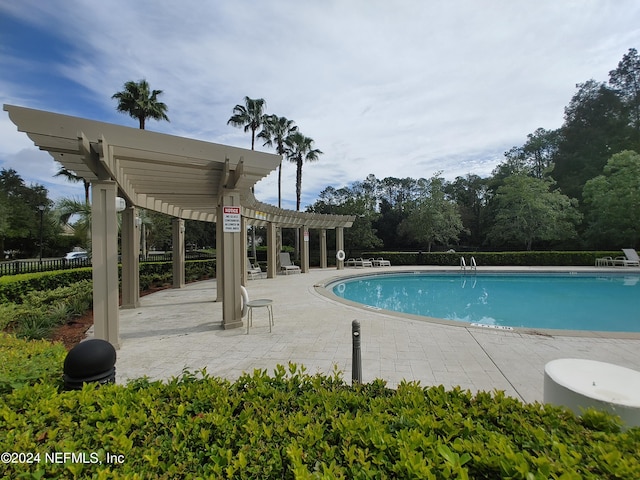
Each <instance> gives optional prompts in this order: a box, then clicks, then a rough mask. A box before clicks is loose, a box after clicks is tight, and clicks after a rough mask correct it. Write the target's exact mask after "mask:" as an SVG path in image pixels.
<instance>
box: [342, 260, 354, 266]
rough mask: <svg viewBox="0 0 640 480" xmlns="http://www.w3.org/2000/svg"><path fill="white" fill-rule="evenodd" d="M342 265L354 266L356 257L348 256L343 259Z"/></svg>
mask: <svg viewBox="0 0 640 480" xmlns="http://www.w3.org/2000/svg"><path fill="white" fill-rule="evenodd" d="M344 266H345V267H355V266H356V259H355V258H350V259H348V260H345V261H344Z"/></svg>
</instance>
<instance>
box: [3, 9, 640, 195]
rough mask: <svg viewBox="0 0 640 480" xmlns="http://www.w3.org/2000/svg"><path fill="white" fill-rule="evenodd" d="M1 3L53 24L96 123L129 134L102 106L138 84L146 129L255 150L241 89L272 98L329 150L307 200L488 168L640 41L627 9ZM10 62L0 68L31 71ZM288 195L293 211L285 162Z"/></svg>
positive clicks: (6, 136)
mask: <svg viewBox="0 0 640 480" xmlns="http://www.w3.org/2000/svg"><path fill="white" fill-rule="evenodd" d="M3 10H4V12H5V13H4V14H5V15H6V14H7V12H12V14H13V15H19V16H21V17H22V18H23V19H24V20H25V21H29V22H33V23H35V24H37V25H40V27H41V28H46V29H48V30H51V29H52V28H53V27H52V26H53V25H55V32H58V33H59V34H60V35H62V36H64V37H65V41H66V42H67V43H68V45H74V46H75V48H74V49H69V50H67V51H65V55H64V56H63V57H61V58H59V59H54V61H56V60H57V61H58V67H57V68H58V70H57V71H58V72H60V73H61V74H62V75H63V76H65V77H67V78H69V79H70V80H72V81H73V82H75V83H77V84H78V86H79V88H78V90H79V93H78V103H76V104H74V105H69V110H70V112H71V113H73V114H79V111H78V110H80V111H82V110H81V109H82V106H83V105H84V106H85V108H87V109H90V112H91V118H96V119H100V120H106V121H113V122H118V123H122V124H127V125H132V126H135V122H134V121H133V120H132V119H129V118H127V117H125V116H123V115H120V114H117V113H116V112H115V110H114V106H115V102H114V101H113V100H111V99H110V97H111V95H112V94H113V93H114V92H116V91H118V90H120V89H121V87H122V84H123V83H124V82H125V81H127V80H138V79H140V78H143V77H144V78H146V79H147V80H148V81H149V82H150V84H151V87H152V88H159V89H162V90H163V91H164V95H163V97H162V99H163V101H165V102H166V103H167V105H168V106H169V117H170V118H171V123H169V124H167V123H162V122H160V123H159V122H151V123H150V124H149V126H148V128H150V129H153V130H158V131H163V132H169V133H173V134H177V135H184V136H188V137H192V138H199V139H203V140H209V141H214V142H218V143H228V144H232V145H236V146H242V147H249V145H250V140H249V137H248V135H246V134H244V133H243V132H242V131H241V130H239V129H234V128H232V127H230V126H227V124H226V122H227V120H228V118H229V116H230V115H231V111H232V109H233V106H234V105H235V104H237V103H241V102H242V100H243V97H244V96H245V95H248V96H250V97H263V98H265V99H266V101H267V111H268V112H269V113H276V114H278V115H283V116H286V117H287V118H290V119H293V120H295V121H296V122H297V124H298V125H299V127H300V129H301V131H302V132H303V133H305V134H306V135H308V136H310V137H312V138H314V139H315V141H316V146H317V148H320V149H321V150H322V151H323V152H324V155H322V156H321V157H320V161H319V162H317V163H315V164H308V165H305V166H304V168H303V204H308V203H310V202H312V201H313V199H314V197H315V195H317V193H318V192H319V191H320V190H322V189H323V188H324V187H326V186H327V185H330V184H331V185H334V186H342V185H345V184H347V183H349V182H351V181H355V180H362V179H364V177H365V176H366V175H367V174H369V173H373V174H375V175H376V176H377V177H379V178H384V177H385V176H398V177H405V176H414V177H417V176H430V175H432V174H433V173H434V172H436V171H443V172H444V176H445V177H446V178H450V179H452V178H454V177H455V176H457V175H465V174H466V173H478V174H482V175H487V174H488V173H489V172H490V171H491V170H492V168H493V167H494V166H495V164H496V163H497V162H498V161H500V159H501V155H502V153H503V152H504V151H505V150H507V149H509V148H510V147H511V146H513V145H521V144H523V143H524V142H525V141H526V135H527V134H528V133H531V132H533V131H534V130H535V129H536V128H538V127H544V128H549V129H552V128H557V127H559V126H560V125H561V123H562V115H563V107H564V106H565V105H567V104H568V102H569V100H570V99H571V96H572V95H573V93H574V92H575V84H576V83H578V82H583V81H586V80H588V79H589V78H596V79H597V80H603V81H604V80H607V74H608V71H609V70H611V69H613V68H615V66H616V65H617V62H618V61H619V60H620V59H621V58H622V55H623V54H624V53H625V52H626V51H627V49H628V48H630V47H634V46H635V47H637V44H638V40H640V29H639V28H638V26H637V22H636V19H637V18H638V16H639V15H638V14H640V5H639V4H637V2H635V1H633V0H624V1H618V2H609V1H604V0H587V1H583V0H579V1H578V0H573V1H569V0H565V1H562V2H557V1H554V0H543V1H533V0H531V1H522V2H513V1H507V0H485V1H480V2H478V1H471V0H454V1H450V2H423V1H418V0H412V1H406V2H401V3H398V2H388V1H381V0H374V1H365V0H356V1H352V2H342V1H339V0H332V1H325V2H297V1H294V0H274V1H270V2H250V1H248V0H240V1H237V2H201V1H198V0H186V1H183V2H180V3H179V4H178V3H177V2H173V1H169V0H163V1H155V2H128V1H125V0H118V1H115V0H114V1H110V2H86V1H81V0H75V1H74V0H65V1H49V2H44V3H43V2H39V1H36V0H23V1H21V2H13V3H12V4H11V5H7V6H1V7H0V13H1V12H2V11H3ZM7 55H8V53H7V52H4V53H2V52H0V66H2V65H6V64H7V63H8V62H10V61H13V64H12V65H13V66H14V68H17V69H22V68H23V69H24V70H25V74H27V73H28V71H29V70H30V68H29V66H28V65H25V64H22V66H20V62H19V61H17V60H15V59H13V60H11V59H8V58H7ZM26 59H27V60H28V54H27V58H26ZM24 60H25V59H22V60H21V61H24ZM32 68H33V67H32ZM80 87H82V88H80ZM28 88H30V89H33V86H32V85H31V84H30V86H29V87H28ZM0 91H2V92H3V98H6V99H11V100H12V101H13V99H21V98H27V97H28V98H30V99H31V101H33V102H35V103H38V105H32V104H29V105H27V106H36V107H37V108H45V109H46V105H47V102H48V99H49V98H50V97H51V96H53V95H55V92H50V91H47V87H46V85H41V90H40V93H39V96H34V94H33V93H30V94H29V95H28V96H27V95H24V96H23V95H22V93H21V92H20V90H19V85H16V84H10V85H7V84H4V85H3V84H0ZM65 113H67V112H65ZM9 130H11V125H8V123H7V121H6V118H4V119H2V120H0V138H1V139H2V143H3V144H5V147H2V150H1V151H3V152H6V151H8V150H11V149H16V148H21V146H20V145H19V142H17V143H16V139H15V134H13V133H10V132H9ZM13 131H15V128H13ZM14 143H15V147H14V146H13V144H14ZM7 145H9V146H11V148H9V147H7ZM258 148H259V149H261V150H264V149H263V148H262V146H261V145H260V146H259V147H258ZM7 149H8V150H7ZM21 173H23V174H24V172H21ZM276 178H277V174H276V173H275V172H274V173H272V174H271V175H270V176H269V177H268V178H267V179H265V180H264V181H263V182H261V183H260V184H259V185H258V187H257V192H258V196H259V197H260V198H261V199H263V200H267V201H271V202H272V203H275V202H276V201H277V183H276ZM283 193H284V196H285V198H286V200H287V202H290V204H291V205H295V169H294V167H293V165H291V164H285V167H284V170H283Z"/></svg>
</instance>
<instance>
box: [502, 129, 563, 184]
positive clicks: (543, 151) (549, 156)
mask: <svg viewBox="0 0 640 480" xmlns="http://www.w3.org/2000/svg"><path fill="white" fill-rule="evenodd" d="M558 141H559V132H558V131H557V130H545V129H544V128H538V129H537V130H536V131H535V132H533V133H530V134H529V135H527V141H526V143H525V144H524V145H523V146H521V147H513V148H512V149H511V150H509V151H508V152H506V153H505V154H504V156H505V157H506V159H507V165H512V166H513V167H514V168H515V169H516V170H518V169H520V170H521V171H519V172H517V171H513V172H512V174H514V173H527V174H529V175H531V176H533V177H536V178H543V176H544V175H545V174H548V173H549V169H550V167H551V166H552V163H553V158H554V155H555V154H556V152H557V150H558Z"/></svg>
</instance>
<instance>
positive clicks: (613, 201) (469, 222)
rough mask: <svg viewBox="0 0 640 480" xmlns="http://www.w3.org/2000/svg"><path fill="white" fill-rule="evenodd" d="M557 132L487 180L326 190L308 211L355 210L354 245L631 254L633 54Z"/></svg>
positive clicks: (639, 199)
mask: <svg viewBox="0 0 640 480" xmlns="http://www.w3.org/2000/svg"><path fill="white" fill-rule="evenodd" d="M576 87H577V92H576V93H575V94H574V96H573V97H572V99H571V101H570V103H569V105H568V106H567V107H566V108H565V114H564V122H563V124H562V126H561V127H560V128H558V129H556V130H547V129H544V128H538V129H537V130H536V131H535V132H533V133H531V134H529V135H527V140H526V142H525V143H524V144H523V145H522V146H514V147H513V148H511V149H510V150H509V151H507V152H505V154H504V160H503V161H502V162H501V163H500V164H499V165H498V166H497V167H496V168H495V169H494V170H493V171H492V173H491V175H490V176H489V177H487V178H481V177H480V176H478V175H472V174H469V175H466V176H459V177H457V178H456V179H455V180H453V181H446V180H445V179H444V178H442V176H441V172H437V173H436V174H434V175H433V176H432V177H431V178H417V179H416V178H411V177H407V178H395V177H387V178H384V179H378V178H376V177H375V175H373V174H371V175H369V176H367V177H366V178H365V179H364V180H362V181H357V182H354V183H352V184H351V185H349V186H347V187H344V188H337V189H336V188H334V187H331V186H329V187H327V188H325V189H324V190H323V191H322V192H321V194H320V196H319V198H318V200H317V201H316V202H315V203H314V204H313V205H311V206H310V207H309V208H308V210H309V211H312V212H318V213H345V214H346V213H350V214H356V215H357V219H356V221H355V224H354V227H353V228H352V229H350V230H351V231H350V232H348V233H347V235H348V241H349V242H350V243H351V245H353V248H354V249H356V250H358V249H360V250H366V249H373V248H384V249H424V250H431V249H432V248H434V247H437V248H440V249H449V248H462V249H487V250H501V249H527V250H530V249H532V248H534V247H535V248H536V249H548V248H561V249H570V250H575V249H582V248H594V249H595V248H607V249H608V248H621V247H625V246H626V247H634V248H637V247H638V246H639V245H638V244H639V241H640V155H639V154H638V153H637V152H640V57H639V56H638V52H637V50H636V49H633V48H632V49H629V51H628V52H627V53H626V54H625V55H624V56H623V58H622V60H621V61H620V62H619V63H618V66H617V68H616V69H614V70H611V71H610V72H609V80H608V82H606V83H605V82H598V81H596V80H593V79H591V80H588V81H587V82H584V83H580V84H578V85H577V86H576Z"/></svg>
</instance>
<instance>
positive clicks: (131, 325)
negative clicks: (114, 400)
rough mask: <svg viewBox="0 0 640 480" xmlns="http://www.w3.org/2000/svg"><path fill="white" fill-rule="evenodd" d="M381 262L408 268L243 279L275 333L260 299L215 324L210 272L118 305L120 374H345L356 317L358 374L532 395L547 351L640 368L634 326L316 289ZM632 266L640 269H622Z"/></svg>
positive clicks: (537, 394)
mask: <svg viewBox="0 0 640 480" xmlns="http://www.w3.org/2000/svg"><path fill="white" fill-rule="evenodd" d="M430 269H431V270H433V267H431V268H429V267H421V268H420V270H427V271H428V270H430ZM383 270H384V271H387V272H388V271H403V270H404V271H406V270H411V268H406V267H404V268H399V267H391V268H388V267H386V268H383V269H370V268H367V269H362V268H357V269H356V268H348V269H345V270H341V271H338V270H336V269H333V268H332V269H312V270H311V271H310V272H309V273H307V274H302V275H287V276H278V277H277V278H275V279H259V280H251V281H249V283H248V285H247V290H248V291H249V295H250V298H251V299H257V298H270V299H273V301H274V304H273V310H274V318H275V325H274V327H273V332H272V333H269V325H268V320H267V312H266V309H257V310H255V311H254V322H253V327H252V328H251V331H250V334H248V335H247V334H246V327H245V328H236V329H231V330H224V329H222V327H221V326H220V321H221V316H222V306H221V304H220V303H216V302H215V299H216V282H215V280H210V281H204V282H198V283H194V284H189V285H187V286H186V287H185V288H182V289H169V290H163V291H160V292H157V293H154V294H152V295H148V296H145V297H142V298H141V302H140V303H141V307H140V308H137V309H131V310H128V309H124V310H121V312H120V332H121V339H122V342H121V348H120V350H118V353H117V356H118V360H117V364H116V368H117V381H118V382H119V383H126V382H127V381H128V380H130V379H135V378H139V377H142V376H147V377H149V378H150V379H168V378H171V377H175V376H179V375H180V374H181V373H182V371H183V369H188V370H189V371H192V372H193V371H196V370H198V369H202V368H205V367H206V370H207V372H208V373H209V374H210V375H213V376H218V377H223V378H228V379H230V380H234V379H236V378H237V377H238V376H239V375H241V374H242V373H243V372H252V371H253V370H254V369H266V370H267V371H268V372H269V373H271V372H272V371H273V369H274V368H275V366H276V365H278V364H284V365H286V364H287V363H288V362H294V363H298V364H303V365H305V367H306V368H307V371H308V372H309V373H312V374H313V373H316V372H322V373H331V372H332V371H333V369H334V365H335V366H337V368H338V369H339V370H341V371H342V372H343V377H344V379H345V380H346V381H349V382H350V380H351V353H352V345H351V323H352V321H353V320H358V321H359V322H360V324H361V331H362V337H361V338H362V374H363V381H365V382H369V381H371V380H374V379H375V378H382V379H384V380H386V381H387V384H388V386H390V387H395V386H396V385H398V383H400V382H401V381H402V380H403V379H405V380H417V381H420V383H421V384H422V385H425V386H426V385H444V386H445V387H447V388H450V387H453V386H457V385H459V386H460V387H462V388H463V389H469V390H471V391H479V390H485V391H492V390H495V389H497V390H504V391H505V392H506V394H507V395H510V396H514V397H517V398H520V399H521V400H523V401H526V402H534V401H542V399H543V378H544V366H545V364H546V363H547V362H549V361H551V360H554V359H558V358H584V359H591V360H600V361H603V362H608V363H613V364H617V365H621V366H624V367H627V368H631V369H634V370H638V371H640V355H638V352H640V334H637V333H636V334H612V335H610V336H609V335H606V334H605V335H602V334H597V333H595V334H594V333H591V332H582V333H579V334H576V333H575V332H573V333H571V332H564V333H563V332H553V333H551V334H549V332H550V331H546V332H531V331H501V330H495V329H489V328H482V327H470V326H467V325H464V324H457V325H453V324H450V323H448V322H444V323H438V322H430V321H426V320H420V319H416V318H415V317H414V318H411V317H409V316H402V315H395V314H394V315H391V314H387V313H382V312H380V311H375V310H372V309H367V308H364V307H355V306H349V305H345V304H342V303H338V302H336V301H334V300H332V299H330V298H327V297H326V296H324V295H321V294H320V293H319V292H318V290H317V289H316V286H317V285H322V284H324V283H325V282H326V281H327V280H328V279H331V278H335V277H337V276H348V275H354V274H358V273H372V272H374V271H383ZM416 270H417V269H416ZM438 270H442V268H438ZM455 270H457V268H456V269H455ZM537 270H539V269H537ZM554 270H557V269H554ZM572 270H573V271H588V270H593V269H586V268H585V269H579V268H572ZM598 271H599V272H602V271H603V269H598ZM615 271H618V272H619V271H620V269H617V270H615ZM629 273H633V274H638V273H640V271H639V270H637V269H629ZM245 322H246V319H245ZM245 325H246V323H245Z"/></svg>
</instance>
